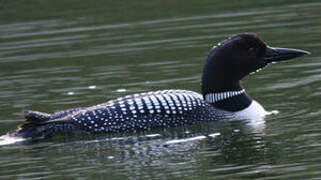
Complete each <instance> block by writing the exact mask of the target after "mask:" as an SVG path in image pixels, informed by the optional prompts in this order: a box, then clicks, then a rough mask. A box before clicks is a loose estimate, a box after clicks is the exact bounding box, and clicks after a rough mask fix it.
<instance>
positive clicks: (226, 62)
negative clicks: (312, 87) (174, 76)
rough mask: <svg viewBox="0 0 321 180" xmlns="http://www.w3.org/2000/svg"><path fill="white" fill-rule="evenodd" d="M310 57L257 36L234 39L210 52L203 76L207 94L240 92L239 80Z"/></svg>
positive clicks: (246, 35) (240, 35) (238, 36)
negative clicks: (271, 65) (279, 63)
mask: <svg viewBox="0 0 321 180" xmlns="http://www.w3.org/2000/svg"><path fill="white" fill-rule="evenodd" d="M305 54H309V53H308V52H306V51H302V50H297V49H286V48H272V47H269V46H267V45H266V44H265V43H264V42H263V41H262V40H260V39H259V38H258V37H257V36H256V35H255V34H250V33H244V34H239V35H235V36H232V37H230V38H228V39H226V40H224V41H222V42H221V43H219V44H218V45H217V46H214V47H213V48H212V50H211V51H210V54H209V56H208V58H207V62H206V64H205V67H204V72H203V79H202V80H203V94H204V93H206V92H207V91H211V92H215V91H216V92H222V91H226V90H239V89H241V87H240V86H239V80H241V79H242V78H243V77H245V76H246V75H248V74H250V73H254V72H256V71H258V70H260V69H262V68H263V67H265V66H266V65H267V64H269V63H271V62H277V61H283V60H288V59H292V58H295V57H299V56H302V55H305Z"/></svg>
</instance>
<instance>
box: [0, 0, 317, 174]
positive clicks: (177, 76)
mask: <svg viewBox="0 0 321 180" xmlns="http://www.w3.org/2000/svg"><path fill="white" fill-rule="evenodd" d="M320 11H321V3H320V1H299V0H297V1H295V0H281V1H270V0H263V1H259V2H256V1H250V0H247V1H232V0H227V1H213V0H202V1H192V0H184V1H183V0H176V1H173V0H153V1H147V0H141V1H129V0H124V1H99V0H98V1H84V0H77V1H75V0H69V1H62V0H56V1H52V0H51V1H50V0H33V1H26V0H15V1H9V0H2V1H1V0H0V134H5V133H6V132H8V131H9V130H13V129H15V128H16V126H17V125H18V124H20V123H22V122H23V118H22V114H21V111H22V110H24V109H33V110H39V111H44V112H55V111H57V110H61V109H66V108H72V107H78V106H90V105H95V104H98V103H102V102H104V101H107V100H109V99H113V98H116V97H119V96H124V95H127V94H132V93H137V92H144V91H150V90H158V89H169V88H179V89H189V90H194V91H200V75H201V71H202V65H203V63H204V61H205V59H206V56H207V53H208V51H209V49H210V48H211V47H212V46H213V45H215V44H216V43H218V42H219V41H221V40H223V39H225V38H226V37H228V36H230V35H232V34H237V33H241V32H255V33H257V34H258V35H259V36H260V37H261V38H262V39H264V40H265V41H266V42H267V43H268V44H269V45H271V46H280V47H290V48H301V49H304V50H308V51H310V52H312V54H311V55H310V56H306V57H303V58H299V59H297V60H295V61H290V62H284V63H278V64H275V65H271V66H269V67H268V68H266V69H264V70H263V71H261V72H259V73H256V74H255V75H252V76H249V77H247V78H245V79H244V80H243V85H244V86H245V87H246V89H247V92H248V93H249V94H250V95H251V96H252V97H253V98H254V99H256V100H257V101H258V102H260V103H261V104H262V105H263V106H264V107H265V108H266V109H267V110H278V111H279V113H278V114H276V115H271V116H268V117H267V118H266V119H265V123H264V124H263V125H262V124H260V125H259V126H257V125H245V124H244V123H242V122H228V123H216V124H211V125H205V126H204V127H203V126H196V127H186V128H175V129H171V130H168V131H166V132H151V133H150V134H147V135H146V134H139V135H128V136H122V137H117V136H114V137H104V136H103V137H92V138H75V137H71V138H58V139H52V140H46V141H40V142H26V143H17V144H12V145H7V146H1V147H0V179H50V178H55V179H66V178H73V179H226V178H230V179H239V178H241V177H242V178H260V179H280V178H282V179H293V178H297V179H311V178H321V171H320V169H321V163H320V162H321V130H320V128H321V125H320V121H321V118H320V115H321V108H320V107H321V106H320V96H321V93H320V90H321V80H320V79H321V53H320V46H321V43H320V41H321V15H320ZM207 135H210V136H207Z"/></svg>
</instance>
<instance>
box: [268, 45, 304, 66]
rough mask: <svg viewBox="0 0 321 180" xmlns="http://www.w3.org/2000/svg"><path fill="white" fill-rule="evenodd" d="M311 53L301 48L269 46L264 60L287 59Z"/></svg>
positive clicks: (269, 61)
mask: <svg viewBox="0 0 321 180" xmlns="http://www.w3.org/2000/svg"><path fill="white" fill-rule="evenodd" d="M307 54H310V52H308V51H303V50H300V49H289V48H276V47H268V48H267V49H266V51H265V55H264V60H265V61H266V62H267V63H271V62H278V61H285V60H289V59H293V58H296V57H300V56H303V55H307Z"/></svg>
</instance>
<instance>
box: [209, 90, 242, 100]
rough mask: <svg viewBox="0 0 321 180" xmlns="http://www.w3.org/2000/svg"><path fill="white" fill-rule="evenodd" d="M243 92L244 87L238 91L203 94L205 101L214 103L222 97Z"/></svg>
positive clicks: (229, 96)
mask: <svg viewBox="0 0 321 180" xmlns="http://www.w3.org/2000/svg"><path fill="white" fill-rule="evenodd" d="M244 92H245V89H242V90H240V91H226V92H220V93H210V94H206V95H205V101H206V102H209V103H216V102H218V101H222V100H224V99H228V98H231V97H233V96H237V95H240V94H242V93H244Z"/></svg>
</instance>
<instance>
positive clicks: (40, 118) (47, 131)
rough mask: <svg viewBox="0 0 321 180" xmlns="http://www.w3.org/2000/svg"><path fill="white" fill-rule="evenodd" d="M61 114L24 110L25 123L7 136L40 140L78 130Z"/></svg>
mask: <svg viewBox="0 0 321 180" xmlns="http://www.w3.org/2000/svg"><path fill="white" fill-rule="evenodd" d="M69 112H70V111H69ZM63 113H64V114H63ZM63 113H62V112H58V113H55V114H53V115H51V114H47V113H42V112H38V111H30V110H26V111H24V117H25V118H26V121H25V122H24V123H23V124H21V125H20V126H18V129H17V130H15V131H13V132H11V133H9V134H8V135H9V136H12V137H22V138H41V137H48V136H51V135H54V134H61V133H63V134H70V133H75V132H76V130H78V128H77V127H76V126H75V124H73V123H72V122H71V121H70V119H69V118H68V116H67V114H68V113H66V112H63ZM56 117H58V118H56Z"/></svg>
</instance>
